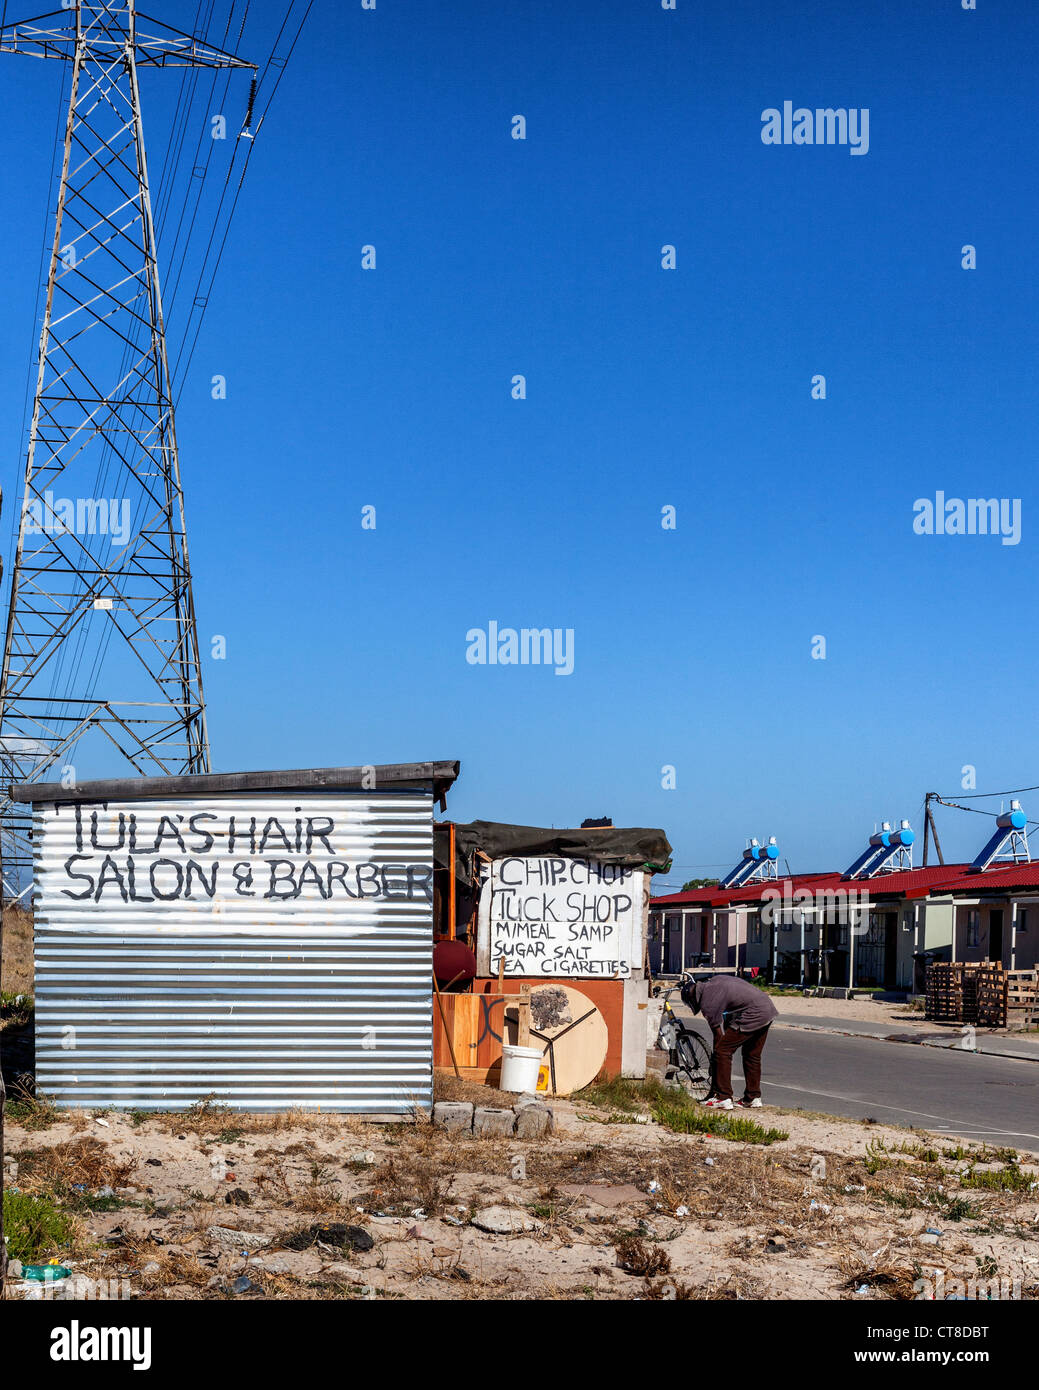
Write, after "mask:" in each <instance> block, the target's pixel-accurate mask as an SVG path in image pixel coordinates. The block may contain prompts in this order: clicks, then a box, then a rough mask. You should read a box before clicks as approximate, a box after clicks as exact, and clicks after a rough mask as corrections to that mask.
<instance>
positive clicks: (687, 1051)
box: [675, 1032, 711, 1100]
mask: <svg viewBox="0 0 1039 1390" xmlns="http://www.w3.org/2000/svg"><path fill="white" fill-rule="evenodd" d="M675 1052H676V1054H677V1056H678V1069H677V1071H676V1072H675V1080H676V1081H677V1082H678V1083H679V1085H680V1086H681V1087H682V1089H683V1090H684V1091H686V1092H687V1093H688V1094H689V1095H690V1096H692V1098H693V1100H706V1098H707V1096H708V1095H709V1094H710V1090H711V1049H710V1048H709V1047H708V1046H707V1044H706V1043H705V1042H704V1040H703V1038H701V1037H700V1035H699V1033H685V1032H682V1033H679V1035H678V1038H677V1039H676V1042H675Z"/></svg>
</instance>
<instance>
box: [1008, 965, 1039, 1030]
mask: <svg viewBox="0 0 1039 1390" xmlns="http://www.w3.org/2000/svg"><path fill="white" fill-rule="evenodd" d="M1036 1024H1039V970H1011V971H1010V972H1009V974H1008V976H1007V1027H1008V1028H1034V1027H1035V1025H1036Z"/></svg>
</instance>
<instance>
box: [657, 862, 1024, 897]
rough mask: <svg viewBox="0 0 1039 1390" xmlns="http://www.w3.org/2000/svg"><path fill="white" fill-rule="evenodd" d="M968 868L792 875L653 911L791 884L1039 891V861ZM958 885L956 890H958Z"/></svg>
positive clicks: (920, 893)
mask: <svg viewBox="0 0 1039 1390" xmlns="http://www.w3.org/2000/svg"><path fill="white" fill-rule="evenodd" d="M966 869H967V865H966V864H928V865H926V866H925V867H922V868H918V869H896V870H895V872H894V873H890V874H876V875H875V876H874V877H873V878H848V879H846V878H843V877H842V876H841V875H840V874H839V873H835V872H830V873H815V874H794V875H793V876H792V877H784V878H778V879H767V880H765V881H764V882H761V883H752V884H750V886H749V887H747V888H694V889H691V890H690V891H689V892H688V893H670V894H668V895H667V896H666V897H660V898H652V899H650V904H649V905H650V907H651V908H667V907H701V908H705V907H727V906H728V905H729V904H739V903H755V902H762V901H764V899H765V892H766V890H767V889H769V888H772V889H776V888H778V889H780V891H782V890H783V889H784V887H785V885H789V887H790V891H791V892H796V891H797V890H798V889H799V888H801V889H804V888H807V889H810V890H816V889H822V888H827V889H829V890H831V891H832V890H834V889H836V888H842V887H843V888H848V889H856V890H860V891H865V892H867V893H868V894H869V896H870V898H887V897H899V898H926V897H927V895H928V894H929V893H934V892H938V891H939V890H941V891H943V892H961V893H962V892H978V891H979V886H978V885H979V880H988V881H990V882H991V884H992V887H991V888H988V889H984V890H982V891H987V892H992V891H997V892H998V891H999V890H1000V888H1001V887H1003V886H1004V885H1010V884H1013V885H1015V886H1017V885H1031V886H1034V887H1036V888H1039V863H1035V864H1022V865H1020V866H1019V867H1018V868H1013V867H1011V868H1010V869H1007V870H1000V871H998V872H997V871H995V870H990V871H989V872H988V873H987V874H968V873H966V872H965V871H966ZM952 885H955V886H952Z"/></svg>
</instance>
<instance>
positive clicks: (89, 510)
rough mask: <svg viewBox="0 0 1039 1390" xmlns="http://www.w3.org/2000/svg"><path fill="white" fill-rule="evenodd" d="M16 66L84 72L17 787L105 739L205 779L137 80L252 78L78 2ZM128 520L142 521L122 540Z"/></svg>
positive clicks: (4, 712)
mask: <svg viewBox="0 0 1039 1390" xmlns="http://www.w3.org/2000/svg"><path fill="white" fill-rule="evenodd" d="M52 25H53V27H51V26H52ZM142 25H143V26H144V27H142ZM144 28H146V29H147V31H148V32H144ZM0 52H5V53H24V54H29V55H32V56H35V57H39V58H52V59H59V60H61V61H63V62H66V63H70V64H71V65H72V73H71V95H70V100H69V108H68V118H67V122H66V126H65V140H64V150H63V155H62V165H61V175H60V186H59V191H58V200H57V208H56V214H55V226H54V241H53V249H52V252H51V258H50V272H49V276H48V280H47V294H46V304H45V310H44V318H43V329H42V333H41V337H40V349H39V368H38V375H37V381H36V393H35V401H34V406H33V414H32V425H31V429H30V434H29V446H28V457H27V462H26V467H25V484H24V491H23V496H22V510H21V520H20V524H19V532H18V543H17V550H16V554H15V562H14V571H13V573H12V575H11V591H10V608H9V612H8V618H7V636H6V641H5V644H4V658H3V671H2V676H0V776H2V778H3V784H2V786H3V790H6V787H7V785H8V784H9V783H11V782H27V781H38V780H47V779H46V778H45V776H44V774H46V773H47V772H48V770H49V771H50V780H58V778H59V776H60V775H61V772H62V769H63V767H65V766H66V765H68V764H69V763H70V760H71V758H72V755H73V750H74V749H75V748H76V747H77V745H79V744H80V742H81V740H83V739H84V737H89V738H90V739H91V740H96V739H98V738H99V736H100V735H104V736H106V737H107V739H108V740H109V741H110V742H109V745H108V746H109V748H111V746H112V745H114V747H115V748H116V750H118V754H119V771H122V770H124V769H125V770H126V771H129V768H133V769H135V770H136V771H137V772H140V773H143V774H151V775H162V774H167V773H195V772H205V771H207V770H208V765H209V744H208V739H207V734H206V714H205V701H204V699H203V693H202V672H201V668H200V664H199V650H198V636H197V633H196V627H195V612H194V604H193V600H192V591H191V571H190V568H189V565H188V546H187V535H186V531H185V524H184V499H183V493H182V489H181V480H180V463H179V459H178V455H177V437H176V431H175V428H174V419H173V399H172V388H171V383H170V369H169V364H168V361H167V355H166V337H165V328H164V323H163V313H162V296H161V293H160V288H159V271H158V262H157V254H156V244H155V228H154V225H153V221H152V206H151V196H150V193H149V186H148V166H147V160H146V157H145V146H144V133H143V129H142V125H141V102H140V93H139V90H138V80H137V70H138V68H139V67H143V66H147V67H202V68H228V67H242V68H251V67H252V65H251V64H248V63H245V62H243V61H242V60H241V59H239V58H236V57H234V56H233V55H231V54H229V53H225V52H222V51H221V50H220V49H217V48H213V47H211V46H209V45H208V44H205V43H203V42H201V41H199V40H198V39H197V38H195V37H193V36H191V35H187V34H182V33H180V32H179V31H177V30H174V29H171V28H170V27H169V26H167V25H164V24H161V23H159V22H157V21H154V20H150V19H148V18H147V17H146V16H144V15H140V14H137V13H135V0H75V4H74V8H72V7H71V6H70V7H68V8H65V9H62V10H58V11H56V12H55V13H54V14H52V15H44V16H41V17H38V18H36V19H33V20H30V21H27V22H25V23H18V24H9V25H7V26H6V27H5V28H4V29H3V31H2V32H0ZM113 502H114V503H115V507H114V508H113V506H112V504H113ZM69 504H71V509H70V506H69ZM113 512H114V513H115V514H116V515H117V517H118V518H119V520H120V521H122V522H123V523H125V521H126V519H127V518H131V519H132V520H131V524H130V525H128V526H127V525H125V524H124V525H123V527H122V528H121V529H120V528H116V529H117V540H115V541H114V540H113ZM106 522H107V525H105V523H106ZM124 538H125V543H120V542H124ZM117 696H118V698H116V697H117ZM127 764H128V765H129V767H127ZM0 817H2V820H0V833H2V845H0V850H2V853H3V867H4V887H5V895H11V894H12V893H15V894H16V893H19V892H20V891H24V890H25V883H26V878H27V871H28V869H29V867H30V865H31V853H30V845H29V841H28V823H27V820H25V819H24V811H23V810H22V808H19V807H17V806H15V805H13V804H12V803H10V802H8V801H7V799H6V797H4V798H3V802H2V805H0Z"/></svg>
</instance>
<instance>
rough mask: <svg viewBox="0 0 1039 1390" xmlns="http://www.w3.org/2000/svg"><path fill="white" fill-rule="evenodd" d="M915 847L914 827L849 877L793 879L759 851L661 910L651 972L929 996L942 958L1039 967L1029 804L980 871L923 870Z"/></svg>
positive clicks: (978, 863) (881, 842)
mask: <svg viewBox="0 0 1039 1390" xmlns="http://www.w3.org/2000/svg"><path fill="white" fill-rule="evenodd" d="M913 838H914V837H913V832H912V830H911V829H910V827H909V823H908V822H907V821H902V822H901V825H900V827H899V829H898V830H893V829H892V828H891V827H890V826H889V825H888V824H887V823H885V824H884V826H883V828H882V830H880V831H879V832H877V833H875V834H874V835H872V836H871V837H870V840H869V844H868V845H867V847H866V849H865V850H864V851H863V852H862V853H861V854H860V855H859V856H858V857H857V858H856V859H855V860H854V861H853V863H852V864H851V865H850V866H849V868H848V869H846V870H845V871H844V872H843V873H839V872H828V873H807V874H788V875H785V876H783V875H780V874H779V872H778V860H779V851H778V848H777V847H776V845H775V842H774V840H773V841H770V842H769V843H768V844H767V845H764V846H762V845H759V844H758V843H757V841H753V842H752V844H751V846H750V847H749V848H748V849H747V850H745V851H744V855H743V858H742V859H741V860H740V862H739V864H737V866H736V868H735V869H733V870H732V871H731V872H730V873H729V874H727V875H726V876H725V877H724V878H723V879H722V880H721V881H720V882H719V883H718V884H717V885H716V886H713V887H706V888H698V889H695V890H691V891H689V892H682V893H670V894H667V895H664V896H661V897H654V898H653V899H652V900H651V902H650V919H649V937H648V949H649V959H650V966H651V968H652V969H653V970H654V972H657V973H676V972H678V971H681V970H690V969H697V968H708V969H715V970H734V971H737V972H739V973H748V974H749V973H752V972H754V971H757V972H760V973H763V974H765V975H766V977H767V978H768V979H769V980H771V981H773V982H775V983H790V984H802V985H824V986H832V987H836V988H858V987H862V988H865V987H870V986H871V987H876V988H881V989H888V990H906V991H910V992H915V993H919V992H922V990H923V987H924V976H925V971H926V964H927V961H928V960H932V959H933V960H951V961H999V962H1001V963H1002V964H1003V965H1004V966H1006V968H1007V969H1009V970H1027V969H1033V968H1035V967H1036V966H1037V965H1039V863H1033V862H1032V861H1031V857H1030V854H1029V849H1028V832H1027V820H1026V817H1025V814H1024V812H1023V811H1022V810H1021V807H1020V805H1019V804H1018V803H1017V802H1013V803H1012V805H1011V809H1010V811H1009V812H1007V813H1006V814H1001V815H1000V816H998V817H997V819H996V827H995V831H994V833H993V834H992V835H991V837H990V838H989V839H988V841H987V842H986V844H985V846H984V847H983V848H982V849H981V850H980V852H979V853H978V855H977V857H976V858H975V859H974V860H973V861H972V862H971V863H969V864H968V863H962V864H932V865H927V866H924V867H916V868H914V867H913V864H912V853H913V851H912V846H913Z"/></svg>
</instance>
